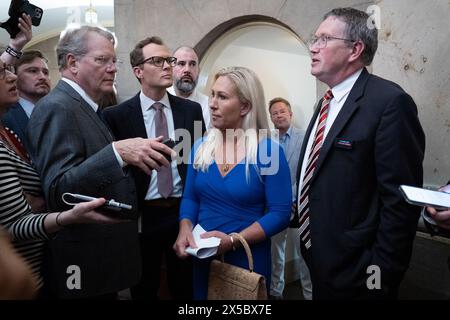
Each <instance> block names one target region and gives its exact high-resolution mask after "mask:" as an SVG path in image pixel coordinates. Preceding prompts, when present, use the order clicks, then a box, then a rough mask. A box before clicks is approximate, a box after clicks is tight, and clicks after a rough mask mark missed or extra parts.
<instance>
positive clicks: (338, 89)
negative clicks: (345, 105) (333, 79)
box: [331, 68, 363, 103]
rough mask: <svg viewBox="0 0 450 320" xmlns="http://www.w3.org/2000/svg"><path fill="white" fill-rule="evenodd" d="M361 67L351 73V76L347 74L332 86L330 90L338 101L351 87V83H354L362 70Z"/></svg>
mask: <svg viewBox="0 0 450 320" xmlns="http://www.w3.org/2000/svg"><path fill="white" fill-rule="evenodd" d="M362 70H363V69H362V68H361V69H359V70H358V71H356V72H355V73H353V74H352V75H351V76H349V77H348V78H347V79H345V80H344V81H342V82H341V83H339V84H338V85H336V86H334V87H333V88H332V89H331V91H332V92H333V98H334V99H335V100H336V101H337V102H338V103H339V102H340V101H341V100H342V98H344V97H345V96H346V95H347V94H348V93H349V92H350V90H351V89H352V88H353V85H354V84H355V82H356V80H358V77H359V75H360V74H361V72H362Z"/></svg>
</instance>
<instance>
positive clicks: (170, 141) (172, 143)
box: [161, 138, 176, 162]
mask: <svg viewBox="0 0 450 320" xmlns="http://www.w3.org/2000/svg"><path fill="white" fill-rule="evenodd" d="M161 143H162V144H165V145H166V146H168V147H169V148H170V149H173V148H174V147H175V146H176V143H175V141H173V140H172V139H170V138H169V139H166V140H164V141H162V142H161ZM161 153H162V154H163V155H164V157H165V158H166V159H167V161H169V162H172V157H171V155H170V154H167V153H164V152H161Z"/></svg>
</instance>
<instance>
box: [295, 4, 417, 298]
mask: <svg viewBox="0 0 450 320" xmlns="http://www.w3.org/2000/svg"><path fill="white" fill-rule="evenodd" d="M369 22H370V20H369V17H368V15H367V14H366V13H365V12H362V11H359V10H356V9H353V8H339V9H334V10H332V11H330V12H329V13H327V14H326V15H325V17H324V20H323V22H322V23H321V24H320V26H319V28H318V29H317V31H316V32H315V35H314V36H313V38H312V39H311V41H310V51H311V55H312V63H311V73H312V74H313V75H314V76H316V77H317V79H318V80H320V81H322V82H324V83H325V84H327V85H328V86H329V88H330V89H331V90H330V91H329V92H327V95H326V97H325V98H324V99H323V101H320V102H319V106H318V108H317V110H316V111H315V113H314V115H313V118H312V120H311V122H310V124H309V126H308V129H307V131H306V136H305V143H304V144H303V147H302V150H301V154H300V162H299V163H300V165H299V168H300V169H299V171H298V177H297V178H298V184H299V189H298V211H299V217H300V241H301V247H302V248H301V249H302V253H303V256H304V257H305V260H306V261H307V263H308V266H309V268H310V272H311V277H312V284H313V298H314V299H358V298H363V299H364V298H366V299H369V298H394V297H396V296H397V290H398V286H399V283H400V281H401V280H402V278H403V275H404V273H405V270H406V269H407V267H408V264H409V260H410V257H411V251H412V243H413V240H414V236H415V232H416V227H417V221H418V218H419V211H420V209H419V208H418V207H414V206H411V205H409V204H407V203H406V202H405V201H404V199H403V197H402V196H401V194H400V191H399V189H398V187H399V185H401V184H407V185H414V186H421V185H422V176H423V169H422V161H423V155H424V149H425V137H424V133H423V130H422V127H421V125H420V122H419V119H418V116H417V107H416V105H415V103H414V101H413V99H412V98H411V97H410V96H409V95H408V94H407V93H405V91H403V90H402V88H400V86H398V85H397V84H395V83H393V82H390V81H387V80H385V79H382V78H380V77H377V76H374V75H371V74H369V73H368V72H367V70H366V68H365V66H367V65H369V64H370V63H371V62H372V60H373V57H374V55H375V51H376V49H377V44H378V41H377V36H378V34H377V29H376V28H375V27H373V26H372V25H371V24H370V23H369ZM368 26H370V27H368Z"/></svg>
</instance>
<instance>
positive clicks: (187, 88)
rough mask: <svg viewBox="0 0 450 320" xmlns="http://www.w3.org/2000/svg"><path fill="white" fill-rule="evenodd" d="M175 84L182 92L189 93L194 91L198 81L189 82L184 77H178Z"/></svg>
mask: <svg viewBox="0 0 450 320" xmlns="http://www.w3.org/2000/svg"><path fill="white" fill-rule="evenodd" d="M175 86H176V87H177V89H178V90H179V91H180V92H182V93H184V94H186V95H188V94H191V93H192V92H193V91H194V89H195V87H196V86H197V81H192V82H187V81H183V80H182V79H177V80H176V81H175Z"/></svg>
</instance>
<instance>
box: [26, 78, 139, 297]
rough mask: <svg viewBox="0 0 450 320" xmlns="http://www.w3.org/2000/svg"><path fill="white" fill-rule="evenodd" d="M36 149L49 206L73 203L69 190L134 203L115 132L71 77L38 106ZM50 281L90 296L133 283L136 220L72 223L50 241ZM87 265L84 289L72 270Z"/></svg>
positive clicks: (63, 291)
mask: <svg viewBox="0 0 450 320" xmlns="http://www.w3.org/2000/svg"><path fill="white" fill-rule="evenodd" d="M29 126H30V127H31V128H33V132H32V133H31V134H29V135H28V140H29V145H30V146H31V148H30V154H31V155H32V158H33V160H34V162H35V164H36V166H37V169H38V171H39V174H40V177H41V181H42V183H43V189H44V192H45V195H46V200H47V205H48V206H49V207H50V209H51V210H52V211H59V210H63V209H65V208H67V206H66V205H65V204H64V203H63V202H62V200H61V196H62V194H63V193H65V192H72V193H81V194H85V195H90V196H94V197H100V196H102V197H105V198H110V199H111V198H113V199H115V200H116V201H119V202H125V203H129V204H131V205H133V207H134V208H136V207H137V205H136V194H135V193H136V192H135V187H134V181H133V179H132V177H131V176H130V175H127V174H126V173H125V172H124V170H123V169H122V168H121V167H120V165H119V163H118V161H117V159H116V157H115V155H114V151H113V148H112V145H111V142H112V141H113V137H112V135H111V133H110V132H109V130H108V128H107V127H106V125H105V124H104V123H103V122H102V121H101V120H100V118H99V117H98V115H97V114H96V113H95V112H94V110H93V109H92V107H91V106H89V105H88V104H87V103H86V101H84V100H83V99H82V98H81V97H80V95H79V94H78V93H77V92H76V91H75V90H74V89H73V88H72V87H71V86H70V85H69V84H67V83H66V82H64V81H60V82H59V83H58V84H57V86H56V87H55V88H54V89H53V90H52V91H51V92H50V93H49V94H48V95H47V96H45V97H44V98H42V99H41V100H40V101H39V102H38V103H37V104H36V107H35V110H34V111H33V114H32V116H31V118H30V121H29ZM49 248H50V254H51V258H50V259H51V260H50V261H49V264H50V271H49V272H50V275H51V278H50V280H49V281H50V283H48V285H50V287H51V289H52V290H54V291H56V293H57V295H58V296H59V297H87V296H95V295H101V294H104V293H110V292H115V291H118V290H121V289H124V288H128V287H130V286H132V285H134V284H136V283H137V282H138V281H139V280H140V274H141V261H140V253H139V244H138V237H137V223H136V221H133V222H127V223H121V224H114V225H107V226H106V225H75V226H71V227H67V228H65V229H63V230H61V231H60V232H58V234H57V235H56V237H55V238H53V239H51V240H50V242H49ZM71 265H77V266H79V268H80V270H81V289H73V290H70V289H68V288H67V286H66V280H67V279H68V277H69V276H70V274H68V273H66V270H67V268H68V267H69V266H71Z"/></svg>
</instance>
